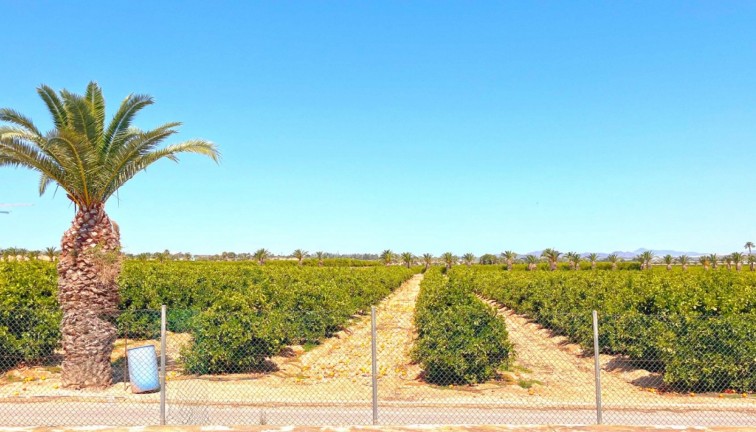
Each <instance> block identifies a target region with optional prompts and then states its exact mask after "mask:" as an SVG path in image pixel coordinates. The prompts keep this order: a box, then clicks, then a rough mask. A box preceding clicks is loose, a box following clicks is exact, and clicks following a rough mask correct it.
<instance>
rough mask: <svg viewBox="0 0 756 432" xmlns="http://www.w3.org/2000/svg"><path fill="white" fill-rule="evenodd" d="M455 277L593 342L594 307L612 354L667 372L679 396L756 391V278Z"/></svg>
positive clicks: (460, 272)
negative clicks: (728, 391)
mask: <svg viewBox="0 0 756 432" xmlns="http://www.w3.org/2000/svg"><path fill="white" fill-rule="evenodd" d="M452 273H453V274H454V277H456V278H459V279H465V280H467V283H468V284H469V285H470V286H472V287H473V289H474V290H475V291H476V292H478V293H479V294H481V295H482V296H485V297H487V298H491V299H494V300H496V301H498V302H500V303H502V304H504V305H506V306H508V307H510V308H512V309H514V310H515V311H517V312H519V313H523V314H526V315H528V316H530V317H532V318H533V319H535V320H536V321H538V322H539V323H541V324H543V325H544V326H546V327H548V328H551V329H553V330H555V331H557V332H559V333H561V334H564V335H566V336H568V337H570V338H571V339H572V340H573V341H575V342H578V343H580V344H581V345H582V346H583V347H584V348H586V349H591V348H592V346H593V336H592V325H591V311H592V310H594V309H595V310H598V311H599V316H600V340H599V342H600V344H601V347H602V350H603V351H604V352H608V353H619V354H625V355H627V356H629V357H630V358H631V359H635V360H638V365H640V366H641V367H645V368H648V369H652V370H659V371H662V372H663V374H664V381H665V383H666V384H667V385H669V386H670V387H672V388H674V389H678V390H686V391H687V390H694V391H699V392H702V391H723V390H727V389H734V390H737V391H756V308H755V307H754V306H755V305H756V274H754V273H751V272H735V271H726V270H717V271H709V272H706V271H704V270H702V269H695V270H689V271H687V272H668V271H666V270H663V271H650V272H603V271H602V272H506V271H500V270H495V269H494V270H488V269H484V268H481V267H479V268H472V269H467V268H455V269H454V270H453V271H452Z"/></svg>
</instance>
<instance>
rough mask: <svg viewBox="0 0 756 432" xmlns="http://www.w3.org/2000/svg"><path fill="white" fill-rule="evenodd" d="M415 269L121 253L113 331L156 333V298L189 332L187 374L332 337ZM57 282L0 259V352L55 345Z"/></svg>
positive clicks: (34, 352)
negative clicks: (146, 258)
mask: <svg viewBox="0 0 756 432" xmlns="http://www.w3.org/2000/svg"><path fill="white" fill-rule="evenodd" d="M419 270H420V268H413V269H408V268H406V267H393V266H391V267H384V266H369V267H345V266H338V267H307V266H298V265H296V263H295V262H294V263H293V265H264V266H260V265H259V264H257V263H256V262H211V261H201V262H191V261H165V262H158V261H138V260H130V261H126V262H125V263H124V268H123V271H122V273H121V278H120V280H119V283H120V287H121V288H120V294H121V302H120V309H121V311H120V314H119V316H118V318H117V327H118V332H119V337H128V338H130V339H154V338H157V337H158V336H159V334H160V306H161V305H163V304H165V305H167V309H168V315H167V320H168V329H169V330H170V331H173V332H188V333H191V334H192V336H193V340H194V344H193V346H192V347H191V348H190V349H188V350H187V351H186V355H187V358H186V362H187V367H189V368H190V369H191V371H192V372H195V373H210V372H212V373H220V372H234V371H239V370H251V369H254V368H257V367H260V366H261V365H263V364H264V361H265V358H266V357H267V356H269V355H271V353H274V352H276V350H277V349H279V348H280V347H281V346H282V344H298V343H310V344H312V343H317V342H319V341H321V340H322V339H324V338H326V337H328V336H330V335H332V334H333V333H334V332H336V331H338V330H339V329H341V328H342V327H343V326H344V325H345V324H346V323H347V322H348V320H349V319H350V318H351V317H352V316H354V315H355V314H359V313H363V312H364V311H366V310H368V309H369V308H370V305H372V304H375V303H377V302H379V301H380V300H382V299H383V298H384V297H385V296H386V295H388V294H389V293H391V292H392V291H393V290H394V289H396V288H397V287H398V286H399V285H401V283H402V282H404V281H405V280H407V279H408V278H409V277H411V276H412V275H413V274H415V273H417V272H418V271H419ZM56 284H57V281H56V270H55V265H54V264H53V263H48V262H44V261H34V262H24V261H19V262H7V263H0V357H7V358H12V359H13V360H12V361H13V362H18V361H21V360H23V361H27V362H28V361H35V360H39V359H41V358H43V357H45V356H48V355H49V354H51V353H52V351H53V350H54V348H55V347H57V345H58V341H59V339H60V334H59V331H58V326H59V324H60V312H59V311H58V305H57V302H56V300H55V298H56ZM241 315H243V316H241ZM253 345H254V346H256V347H257V348H255V349H251V347H252V346H253ZM245 352H246V353H247V354H245ZM6 363H8V362H7V361H6ZM13 364H15V363H13Z"/></svg>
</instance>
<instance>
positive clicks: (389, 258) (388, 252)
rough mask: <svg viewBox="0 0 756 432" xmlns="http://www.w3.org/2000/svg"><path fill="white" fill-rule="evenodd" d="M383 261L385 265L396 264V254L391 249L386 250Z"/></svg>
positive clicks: (382, 254) (383, 253) (382, 257)
mask: <svg viewBox="0 0 756 432" xmlns="http://www.w3.org/2000/svg"><path fill="white" fill-rule="evenodd" d="M381 259H382V260H383V264H385V265H389V264H391V263H392V262H394V253H393V252H391V249H386V250H385V251H383V252H381Z"/></svg>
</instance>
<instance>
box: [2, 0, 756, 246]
mask: <svg viewBox="0 0 756 432" xmlns="http://www.w3.org/2000/svg"><path fill="white" fill-rule="evenodd" d="M0 15H1V16H3V35H4V36H3V38H4V41H5V43H4V44H3V49H2V52H3V67H0V106H3V107H12V108H14V109H17V110H19V111H21V112H23V113H25V114H27V115H29V116H31V117H32V118H33V119H34V120H35V121H36V122H37V123H38V125H40V126H42V127H43V128H45V129H46V128H49V126H50V121H49V118H48V116H47V115H46V113H45V111H44V107H43V104H42V102H41V100H40V99H39V98H38V97H37V95H36V93H35V89H36V87H37V86H38V85H39V84H42V83H44V84H48V85H50V86H52V87H53V88H56V89H62V88H66V89H69V90H72V91H76V92H83V91H84V88H85V86H86V83H87V82H88V81H90V80H95V81H97V82H99V83H100V85H101V86H102V87H103V89H104V92H105V96H106V100H107V102H108V106H109V112H111V113H112V112H113V111H114V110H115V107H116V106H117V104H118V103H119V102H120V101H121V99H123V97H125V96H126V95H127V94H129V93H132V92H133V93H147V94H150V95H152V96H154V97H155V99H156V104H155V105H153V106H152V107H150V108H148V109H147V110H145V111H143V113H142V115H141V117H140V118H139V119H138V120H137V126H140V127H143V128H149V127H153V126H156V125H158V124H160V123H163V122H167V121H182V122H184V126H183V127H182V129H181V134H180V135H179V137H178V139H189V138H194V137H201V138H206V139H209V140H212V141H214V142H216V143H217V144H218V146H219V148H220V150H221V152H222V155H223V160H222V162H221V164H220V165H215V164H213V163H212V162H211V161H209V160H206V159H204V158H201V157H198V156H192V155H188V156H186V157H184V158H183V159H182V161H181V163H180V164H178V165H176V164H174V163H172V162H169V161H164V162H159V163H157V164H156V165H153V167H151V168H150V169H149V170H148V171H147V172H145V173H142V174H140V175H138V176H137V177H135V178H134V179H133V180H132V181H131V182H130V183H128V184H127V185H126V186H125V187H124V188H123V189H122V190H121V191H120V194H119V199H118V200H117V201H116V200H113V201H111V202H110V203H109V204H108V212H109V214H110V215H111V217H112V218H113V219H114V220H116V221H117V222H118V223H119V224H120V226H121V233H122V242H123V246H124V248H125V250H126V251H128V252H134V253H136V252H141V251H157V250H163V249H166V248H167V249H170V250H171V251H174V252H177V251H191V252H194V253H219V252H221V251H236V252H248V251H254V250H255V249H257V248H260V247H265V248H268V249H269V250H271V251H272V252H274V253H282V254H283V253H289V252H291V251H292V250H293V249H295V248H304V249H306V250H309V251H315V250H325V251H331V252H341V253H348V252H376V253H377V252H380V251H381V250H383V249H387V248H390V249H393V250H395V251H405V250H407V251H412V252H414V253H418V254H421V253H424V252H431V253H434V254H440V253H442V252H444V251H447V250H449V251H453V252H455V253H458V254H461V253H465V252H473V253H476V254H482V253H486V252H494V253H498V252H501V251H503V250H505V249H513V250H516V251H519V252H528V251H532V250H536V249H541V248H545V247H555V248H557V249H559V250H564V251H567V250H575V251H581V252H587V251H602V252H608V251H614V250H632V249H635V248H638V247H646V248H652V249H654V248H657V249H678V250H693V251H702V252H709V251H711V252H731V251H735V250H741V249H742V245H743V244H744V243H745V242H746V241H748V240H754V241H756V232H754V214H756V200H754V199H753V193H752V188H753V185H754V184H755V182H754V180H756V172H755V171H754V163H753V161H754V157H753V150H752V149H753V148H754V145H756V104H754V100H755V99H754V95H756V73H754V70H756V26H753V23H754V22H756V3H753V2H677V3H673V2H656V1H649V2H545V1H544V2H536V1H533V2H514V1H512V2H465V1H459V2H449V1H427V2H421V1H415V2H389V1H382V2H340V1H329V2H314V1H313V2H288V1H276V2H272V1H271V2H206V1H204V2H199V1H198V2H188V1H187V2H146V1H139V2H107V3H103V2H94V1H93V2H84V1H78V2H65V3H52V2H17V1H0ZM0 203H31V204H33V206H31V207H17V208H13V209H12V213H11V214H9V215H3V214H0V247H9V246H17V247H26V248H30V249H31V248H44V247H46V246H52V245H57V244H58V243H59V241H60V237H61V235H62V233H63V231H64V230H65V229H66V228H67V227H68V225H69V224H70V222H71V219H72V217H73V207H72V206H71V205H70V204H69V203H68V202H67V200H66V198H65V195H64V194H63V193H58V194H57V195H55V196H53V194H52V193H50V192H48V194H47V195H45V196H43V197H39V196H38V194H37V175H36V174H33V173H31V172H27V171H22V170H15V169H9V168H2V169H0Z"/></svg>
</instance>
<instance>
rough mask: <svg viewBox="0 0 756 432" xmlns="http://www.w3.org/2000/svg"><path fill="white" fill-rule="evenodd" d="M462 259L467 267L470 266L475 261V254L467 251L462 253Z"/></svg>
mask: <svg viewBox="0 0 756 432" xmlns="http://www.w3.org/2000/svg"><path fill="white" fill-rule="evenodd" d="M462 260H463V261H464V262H465V264H466V265H467V266H468V267H470V266H471V265H472V264H473V262H475V255H473V254H472V253H470V252H468V253H466V254H464V255H462Z"/></svg>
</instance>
